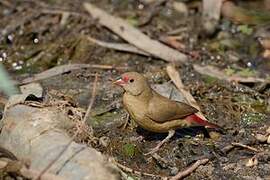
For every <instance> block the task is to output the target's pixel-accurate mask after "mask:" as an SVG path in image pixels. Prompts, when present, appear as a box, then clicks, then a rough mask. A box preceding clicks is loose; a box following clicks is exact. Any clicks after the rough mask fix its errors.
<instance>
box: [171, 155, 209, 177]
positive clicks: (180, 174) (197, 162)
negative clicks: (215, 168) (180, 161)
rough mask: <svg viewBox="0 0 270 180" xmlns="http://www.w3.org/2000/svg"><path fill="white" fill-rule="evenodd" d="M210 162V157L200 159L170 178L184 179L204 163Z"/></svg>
mask: <svg viewBox="0 0 270 180" xmlns="http://www.w3.org/2000/svg"><path fill="white" fill-rule="evenodd" d="M208 162H209V159H200V160H198V161H196V162H195V163H194V164H192V165H191V166H190V167H188V168H187V169H186V170H184V171H181V172H179V173H177V174H176V175H175V176H173V177H172V178H170V180H177V179H183V178H184V177H186V176H188V175H190V174H191V173H192V172H193V171H195V170H196V169H197V168H198V167H199V166H200V165H204V164H206V163H208Z"/></svg>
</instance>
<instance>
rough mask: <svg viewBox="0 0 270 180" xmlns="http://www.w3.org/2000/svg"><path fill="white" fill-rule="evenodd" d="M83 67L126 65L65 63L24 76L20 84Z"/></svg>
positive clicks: (109, 67)
mask: <svg viewBox="0 0 270 180" xmlns="http://www.w3.org/2000/svg"><path fill="white" fill-rule="evenodd" d="M83 68H97V69H126V67H114V66H111V65H98V64H67V65H61V66H56V67H53V68H51V69H48V70H46V71H43V72H41V73H38V74H35V75H34V76H33V77H29V78H26V79H24V80H22V81H21V82H20V85H22V84H28V83H31V82H34V81H40V80H44V79H48V78H51V77H54V76H57V75H60V74H63V73H66V72H69V71H73V70H77V69H83Z"/></svg>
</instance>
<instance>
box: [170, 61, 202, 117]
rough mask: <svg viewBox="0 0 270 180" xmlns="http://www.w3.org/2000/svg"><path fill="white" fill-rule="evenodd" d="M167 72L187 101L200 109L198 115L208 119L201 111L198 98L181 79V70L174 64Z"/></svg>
mask: <svg viewBox="0 0 270 180" xmlns="http://www.w3.org/2000/svg"><path fill="white" fill-rule="evenodd" d="M166 70H167V73H168V75H169V77H170V78H171V80H172V81H173V83H174V84H175V86H176V87H177V89H178V90H179V91H180V92H181V93H182V94H183V96H184V97H185V98H186V100H187V102H188V103H189V104H190V105H191V106H193V107H195V108H196V109H198V110H199V112H197V113H196V115H198V116H199V117H201V118H203V119H205V120H206V118H205V117H204V115H203V114H202V113H201V112H200V107H199V105H198V104H197V102H196V100H195V99H194V98H193V96H192V95H191V94H190V93H189V91H187V90H186V89H185V87H184V84H183V82H182V80H181V77H180V74H179V72H178V71H177V70H176V69H175V67H174V66H173V65H168V66H167V68H166Z"/></svg>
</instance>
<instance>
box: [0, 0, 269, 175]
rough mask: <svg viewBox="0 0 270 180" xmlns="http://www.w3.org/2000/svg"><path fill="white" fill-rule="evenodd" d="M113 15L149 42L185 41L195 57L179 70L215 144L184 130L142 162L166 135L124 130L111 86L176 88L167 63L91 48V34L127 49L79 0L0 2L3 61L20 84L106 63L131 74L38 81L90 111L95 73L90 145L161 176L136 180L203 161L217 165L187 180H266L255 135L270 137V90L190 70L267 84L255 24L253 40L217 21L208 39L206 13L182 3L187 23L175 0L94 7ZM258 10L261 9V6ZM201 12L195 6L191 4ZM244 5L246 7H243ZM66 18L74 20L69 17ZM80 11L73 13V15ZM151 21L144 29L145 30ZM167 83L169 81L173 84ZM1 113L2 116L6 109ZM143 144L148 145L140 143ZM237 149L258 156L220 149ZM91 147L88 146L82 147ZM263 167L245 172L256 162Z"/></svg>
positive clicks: (84, 73) (264, 148)
mask: <svg viewBox="0 0 270 180" xmlns="http://www.w3.org/2000/svg"><path fill="white" fill-rule="evenodd" d="M88 2H91V3H93V4H95V5H97V6H98V7H100V8H102V9H104V10H106V11H107V12H109V13H111V14H112V15H115V16H120V17H122V18H123V19H125V20H127V21H128V22H129V23H131V24H132V25H134V26H135V27H138V28H139V29H140V30H141V31H143V32H144V33H145V34H147V35H148V36H150V37H152V38H153V39H157V40H158V39H160V38H161V37H163V36H165V35H167V34H168V33H171V32H172V31H173V30H176V29H179V32H178V33H176V35H177V36H179V37H180V38H181V40H180V41H181V43H182V44H183V45H184V47H185V52H186V53H187V52H192V53H193V54H195V56H190V58H189V61H190V62H189V63H187V64H184V65H181V67H179V68H178V70H179V72H180V73H181V77H182V80H183V82H184V84H185V85H186V88H187V89H188V90H189V91H190V92H191V94H192V95H193V96H194V98H195V99H196V100H197V102H198V104H199V105H200V107H201V109H202V112H203V114H204V115H205V116H206V117H207V118H208V119H209V121H211V122H214V123H217V124H219V125H220V126H222V127H223V128H224V130H225V133H224V134H221V135H220V138H210V137H209V136H208V134H209V133H207V132H206V131H205V130H204V129H201V128H198V129H197V128H196V129H180V130H179V131H178V132H177V135H176V136H175V137H174V138H173V139H172V140H171V141H170V142H169V143H168V144H166V146H165V147H163V148H162V149H161V150H160V151H159V152H158V155H159V156H160V157H153V156H144V155H143V153H145V152H147V151H149V149H151V148H152V147H154V146H155V145H156V144H157V142H158V141H159V140H161V139H162V138H164V137H165V136H166V134H165V135H164V134H158V135H157V134H153V133H149V132H146V131H144V130H142V129H140V128H138V127H136V126H134V124H133V123H132V122H131V123H129V124H128V126H127V127H126V128H122V127H121V124H123V122H124V121H125V119H126V113H125V111H124V109H123V106H122V104H121V95H122V93H123V92H122V90H121V89H119V88H118V87H115V86H113V85H112V83H111V82H112V81H111V80H112V79H114V78H116V77H117V76H119V75H120V74H121V73H123V72H125V71H138V72H141V73H143V74H145V75H146V77H147V78H148V79H149V81H150V82H151V84H164V83H167V82H168V81H170V79H169V77H168V75H167V73H166V70H165V67H166V64H167V63H166V62H164V61H162V60H160V59H156V58H149V57H145V56H141V55H136V54H131V53H125V52H119V51H114V50H110V49H107V48H103V47H100V46H98V45H97V44H94V43H92V42H90V41H89V40H88V39H87V37H88V36H91V37H94V38H96V39H99V40H103V41H112V42H123V40H121V38H119V37H118V36H117V35H115V34H113V33H112V32H110V30H108V29H106V28H104V27H102V26H101V25H99V24H98V23H97V21H96V20H94V19H92V18H91V17H90V16H89V15H88V13H87V12H86V11H85V10H84V8H83V6H82V1H79V0H49V1H31V0H22V1H15V0H12V1H1V3H0V30H1V33H2V35H1V36H0V58H1V59H0V60H1V61H2V63H3V64H4V65H5V67H6V68H7V70H8V71H9V72H10V74H11V75H12V77H13V79H15V80H17V81H20V80H22V79H24V78H26V77H30V76H32V75H33V74H35V73H39V72H42V71H44V70H46V69H49V68H52V67H54V66H57V65H62V64H69V63H88V64H106V65H113V66H114V67H126V69H127V70H117V68H115V69H111V70H102V69H82V70H76V71H72V72H71V73H66V74H63V75H60V76H56V77H53V78H49V79H46V80H43V81H41V84H42V85H43V87H44V89H46V91H47V93H51V92H54V93H55V92H57V93H59V94H60V93H61V94H62V95H63V97H65V98H69V99H72V101H73V102H75V104H77V105H78V107H82V108H85V109H86V108H87V106H88V104H89V102H90V95H91V91H92V87H93V81H94V74H95V73H98V75H99V76H98V83H97V96H96V99H95V101H94V106H93V110H92V116H91V117H90V118H89V120H88V123H89V125H91V126H93V127H94V131H95V136H96V137H98V138H99V139H100V140H99V141H97V142H92V143H90V144H91V145H92V146H94V147H95V148H97V149H98V150H99V151H101V152H102V153H104V154H106V155H108V156H112V157H114V158H115V159H116V160H117V161H118V162H119V163H121V164H123V165H125V166H127V167H129V168H131V169H133V170H136V171H139V172H145V173H151V174H154V175H156V177H148V176H143V175H142V176H141V175H138V174H135V173H132V172H127V174H128V175H129V176H130V178H133V179H159V177H160V176H172V175H175V174H176V173H177V172H178V171H180V170H183V169H184V168H186V167H187V166H189V165H190V164H192V163H193V162H195V161H196V160H197V159H200V158H201V157H211V160H210V162H209V163H207V164H206V165H203V166H200V167H199V168H198V169H197V170H196V171H195V172H193V173H192V174H191V175H190V176H188V177H187V178H186V179H267V178H270V164H269V160H270V156H269V144H267V143H261V142H259V141H258V140H257V139H256V138H255V136H256V135H257V134H259V133H260V134H266V129H267V128H269V125H270V116H269V115H270V99H269V95H270V88H269V85H265V87H264V88H262V87H261V85H262V84H261V83H248V84H241V83H233V82H228V81H226V80H219V79H217V78H216V77H211V76H206V75H201V74H199V73H198V72H196V71H195V70H194V69H193V68H192V66H191V64H200V65H213V66H216V67H218V68H220V69H222V70H225V71H226V72H227V73H228V74H234V73H239V74H241V75H243V77H249V76H255V75H256V76H259V77H261V78H264V79H267V78H268V79H269V77H270V73H269V71H270V63H269V62H270V61H269V59H264V58H262V57H261V52H262V51H263V49H262V47H261V46H260V45H259V43H258V42H257V41H256V38H255V37H254V36H255V32H256V31H257V29H258V27H257V26H248V27H249V28H251V29H252V32H251V33H247V31H245V30H241V28H239V25H235V24H234V23H233V22H231V21H229V20H226V19H225V18H223V19H221V21H220V24H219V28H218V30H217V32H216V33H215V34H214V35H212V36H210V37H209V36H205V35H204V34H203V33H201V29H200V27H201V26H200V24H199V23H200V18H201V11H200V8H198V7H197V6H196V3H195V2H193V1H186V2H187V3H186V4H187V5H188V7H189V12H188V15H187V16H184V15H183V14H182V13H181V12H178V11H177V10H175V9H174V8H173V6H172V2H173V1H169V2H167V3H165V4H162V5H161V6H158V7H156V8H159V9H158V11H155V13H153V17H152V18H151V19H147V17H148V16H149V13H152V12H154V10H153V8H152V7H153V6H152V5H151V4H147V3H144V1H142V2H140V1H136V0H100V1H93V0H92V1H88ZM258 3H259V2H258ZM194 4H195V5H194ZM243 4H245V2H243ZM62 11H65V12H69V13H68V15H67V14H65V12H62ZM71 12H74V13H71ZM146 20H147V22H146ZM169 83H170V82H169ZM1 106H2V109H1V111H3V105H1ZM140 136H143V137H144V139H143V140H141V139H140ZM232 142H239V143H242V144H245V145H248V146H251V147H254V148H256V149H258V150H259V151H261V152H263V153H258V152H254V151H251V150H249V149H247V148H241V147H236V148H233V149H232V150H231V151H229V152H226V153H224V152H222V148H224V147H226V146H228V145H230V144H231V143H232ZM86 143H87V142H86ZM252 157H253V158H256V159H257V160H258V164H255V165H254V164H253V165H252V166H251V167H248V166H247V162H248V161H249V160H250V159H251V158H252Z"/></svg>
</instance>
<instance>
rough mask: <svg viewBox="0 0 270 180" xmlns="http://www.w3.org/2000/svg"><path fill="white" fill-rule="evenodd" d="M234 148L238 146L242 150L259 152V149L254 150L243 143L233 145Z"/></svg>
mask: <svg viewBox="0 0 270 180" xmlns="http://www.w3.org/2000/svg"><path fill="white" fill-rule="evenodd" d="M232 145H233V146H238V147H242V148H246V149H248V150H251V151H254V152H259V150H258V149H256V148H254V147H250V146H248V145H245V144H241V143H232Z"/></svg>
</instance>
